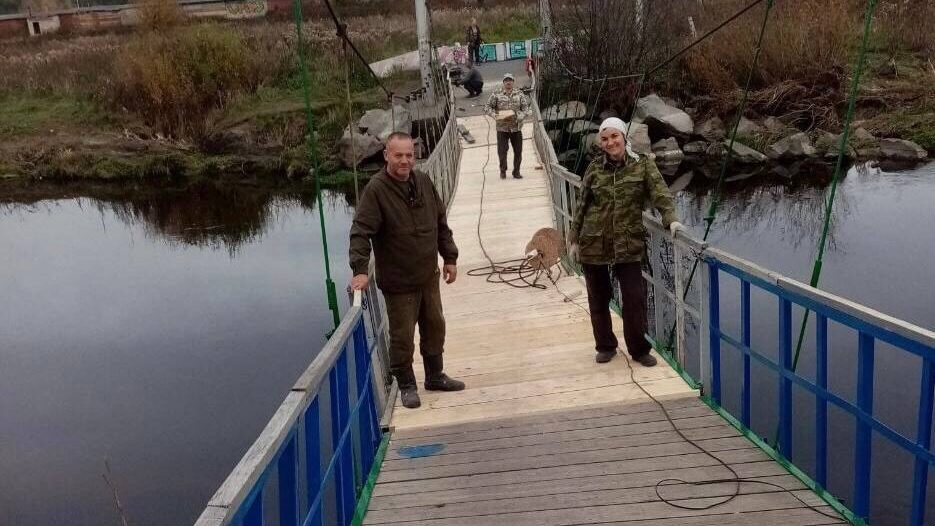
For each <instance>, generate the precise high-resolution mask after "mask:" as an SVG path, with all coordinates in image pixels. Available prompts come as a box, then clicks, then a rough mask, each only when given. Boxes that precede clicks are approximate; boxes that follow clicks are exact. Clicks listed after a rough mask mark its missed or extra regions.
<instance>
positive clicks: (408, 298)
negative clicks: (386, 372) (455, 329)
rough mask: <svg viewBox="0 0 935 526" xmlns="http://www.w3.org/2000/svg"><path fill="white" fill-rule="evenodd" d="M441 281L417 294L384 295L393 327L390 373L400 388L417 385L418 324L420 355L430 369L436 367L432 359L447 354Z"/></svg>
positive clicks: (427, 284)
mask: <svg viewBox="0 0 935 526" xmlns="http://www.w3.org/2000/svg"><path fill="white" fill-rule="evenodd" d="M438 278H439V277H438V274H436V275H435V277H434V279H432V280H430V281H429V282H428V283H426V284H425V285H424V286H423V287H422V288H420V289H419V290H416V291H413V292H405V293H394V294H390V293H384V298H385V299H386V314H387V317H388V320H389V325H390V372H391V373H392V374H393V376H395V377H396V379H397V381H398V382H399V385H400V386H408V385H413V386H414V385H415V383H416V381H415V376H414V375H413V372H412V356H413V353H414V352H415V344H414V342H413V339H414V337H415V328H416V324H418V325H419V352H420V353H421V354H422V360H423V362H425V365H426V368H429V367H431V366H432V365H433V364H434V363H435V361H433V360H432V357H435V356H441V355H442V353H443V352H444V348H445V315H444V313H443V312H442V297H441V291H440V290H439V285H438ZM429 372H436V373H440V372H441V371H440V370H439V371H429Z"/></svg>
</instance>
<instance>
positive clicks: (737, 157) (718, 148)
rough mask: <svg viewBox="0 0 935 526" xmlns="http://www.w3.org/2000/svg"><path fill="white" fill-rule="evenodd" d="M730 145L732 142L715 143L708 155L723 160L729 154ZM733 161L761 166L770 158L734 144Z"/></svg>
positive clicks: (709, 148) (710, 147)
mask: <svg viewBox="0 0 935 526" xmlns="http://www.w3.org/2000/svg"><path fill="white" fill-rule="evenodd" d="M729 145H730V141H726V140H725V141H723V142H718V143H714V144H712V145H711V146H709V147H708V152H707V153H708V155H709V156H710V157H714V158H721V157H723V156H724V155H726V154H727V148H728V146H729ZM731 159H732V160H733V161H735V162H737V163H740V164H760V163H765V162H766V161H767V159H769V158H768V157H766V156H765V155H763V154H762V153H760V152H758V151H756V150H754V149H753V148H750V147H749V146H746V145H743V144H740V143H739V142H734V153H733V154H732V155H731Z"/></svg>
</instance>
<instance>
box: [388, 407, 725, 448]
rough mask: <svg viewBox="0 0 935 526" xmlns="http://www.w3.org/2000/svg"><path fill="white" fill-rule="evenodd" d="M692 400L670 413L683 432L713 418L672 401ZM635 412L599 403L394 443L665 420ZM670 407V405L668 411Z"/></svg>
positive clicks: (404, 435)
mask: <svg viewBox="0 0 935 526" xmlns="http://www.w3.org/2000/svg"><path fill="white" fill-rule="evenodd" d="M681 401H690V402H693V404H692V405H690V406H684V407H675V408H672V409H668V410H669V414H670V415H671V416H672V418H674V419H675V420H676V421H677V423H678V425H679V428H680V429H683V428H684V427H685V426H688V427H696V426H697V424H696V423H693V422H692V421H691V420H694V419H698V418H702V417H709V416H713V415H712V412H711V410H710V409H709V408H707V407H705V406H702V405H697V406H696V405H694V402H695V400H694V399H684V398H683V399H678V400H674V401H673V402H681ZM631 405H632V406H633V408H634V409H633V411H627V412H625V413H621V410H620V407H619V406H610V405H607V404H599V405H597V406H591V407H587V406H586V407H582V408H575V409H576V410H575V411H574V412H573V413H569V412H568V411H567V410H564V411H548V412H542V413H538V414H536V415H533V416H529V415H524V416H517V417H516V418H510V419H502V420H485V421H478V422H470V423H466V424H458V425H448V426H438V427H421V428H410V429H407V430H403V431H397V432H395V433H393V444H408V443H412V442H424V441H433V442H437V441H444V442H445V443H446V444H454V443H458V442H472V441H478V440H486V439H491V438H507V437H515V436H524V435H530V434H539V433H553V432H558V431H570V430H575V429H587V428H592V427H607V426H619V425H625V424H639V423H644V422H656V421H663V420H665V416H664V415H663V413H662V411H660V410H659V407H658V406H657V405H655V404H654V403H651V402H649V403H635V404H631ZM668 407H669V405H668V404H667V408H668Z"/></svg>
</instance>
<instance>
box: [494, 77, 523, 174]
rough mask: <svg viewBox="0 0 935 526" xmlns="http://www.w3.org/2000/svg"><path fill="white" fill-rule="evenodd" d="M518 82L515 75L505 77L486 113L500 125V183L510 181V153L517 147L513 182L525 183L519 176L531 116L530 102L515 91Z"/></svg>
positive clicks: (498, 139)
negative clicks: (508, 156) (514, 87)
mask: <svg viewBox="0 0 935 526" xmlns="http://www.w3.org/2000/svg"><path fill="white" fill-rule="evenodd" d="M515 82H516V79H514V78H513V74H512V73H507V74H506V75H504V76H503V87H502V88H500V89H498V90H497V91H496V92H494V93H493V94H492V95H490V98H489V99H488V100H487V107H486V108H485V111H486V113H487V115H489V116H491V117H493V118H494V120H496V121H497V155H498V156H499V157H500V179H506V168H507V164H506V152H507V150H509V148H510V145H512V146H513V178H514V179H522V178H523V176H522V175H520V173H519V167H520V163H521V162H522V160H523V131H522V129H523V120H525V119H526V116H527V115H529V112H530V109H529V108H530V103H529V98H528V97H526V95H525V94H524V93H523V92H522V91H520V90H516V89H513V84H514V83H515Z"/></svg>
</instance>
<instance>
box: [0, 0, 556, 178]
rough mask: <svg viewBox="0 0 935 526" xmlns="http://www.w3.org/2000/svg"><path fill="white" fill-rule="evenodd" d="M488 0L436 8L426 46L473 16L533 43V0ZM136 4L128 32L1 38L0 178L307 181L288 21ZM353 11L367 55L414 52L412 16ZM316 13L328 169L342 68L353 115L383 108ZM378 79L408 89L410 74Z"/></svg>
mask: <svg viewBox="0 0 935 526" xmlns="http://www.w3.org/2000/svg"><path fill="white" fill-rule="evenodd" d="M492 3H493V4H494V5H493V6H492V7H489V8H487V9H484V10H482V11H470V10H465V9H459V8H455V7H453V6H454V5H455V4H457V3H452V2H449V4H451V5H452V7H444V6H445V3H444V2H443V3H442V7H441V8H439V9H437V10H435V11H434V12H433V24H434V27H433V30H434V35H435V41H436V42H437V43H440V44H441V43H448V44H450V43H453V42H455V41H460V40H463V32H464V25H465V24H466V23H467V22H468V21H469V19H470V17H471V16H476V17H477V18H478V20H479V22H480V24H481V25H482V27H484V28H485V33H486V38H487V40H488V41H496V40H500V39H511V38H512V39H518V38H530V37H533V36H535V34H536V31H537V27H538V20H537V13H536V10H535V7H534V5H533V4H531V3H529V2H519V3H517V2H499V3H498V2H492ZM488 4H491V2H488ZM498 4H499V5H498ZM146 5H147V6H148V7H146V8H145V10H144V15H145V16H144V18H145V19H146V20H147V22H146V23H145V24H143V25H141V26H139V27H138V28H136V29H134V30H133V31H128V32H123V33H106V34H96V35H79V36H67V35H52V36H49V37H45V38H41V39H25V40H16V41H6V42H0V177H5V178H13V177H16V178H41V179H45V180H48V179H64V180H71V179H89V178H93V179H110V180H113V179H121V178H127V179H140V178H158V177H233V178H237V177H240V175H241V174H243V173H250V174H261V175H263V176H272V177H287V178H297V177H298V178H301V177H304V176H305V174H307V172H308V170H307V168H308V152H307V151H306V147H305V118H304V106H303V103H302V100H303V98H302V86H301V81H300V79H301V77H300V74H299V68H298V62H297V50H296V38H295V27H294V24H293V23H292V22H291V21H290V20H288V19H276V18H275V17H271V18H269V19H264V20H257V21H248V22H236V23H235V22H225V23H221V22H198V21H186V20H183V19H181V17H180V14H179V13H178V11H177V10H176V9H175V8H174V7H173V5H172V4H171V3H170V2H164V1H158V0H156V1H154V2H148V3H147V4H146ZM310 7H314V6H310ZM357 7H359V6H354V5H350V6H349V7H348V11H349V13H348V15H349V16H346V17H345V21H346V22H347V24H348V33H349V36H350V37H351V39H352V40H353V41H354V42H355V44H356V45H357V46H358V47H359V49H360V50H361V52H362V53H363V55H364V56H365V57H366V58H367V59H368V61H370V62H374V61H377V60H380V59H383V58H387V57H390V56H394V55H397V54H400V53H403V52H407V51H410V50H412V49H415V47H416V39H415V19H414V17H413V15H412V13H411V12H407V11H406V10H405V9H403V10H400V9H398V8H393V7H392V4H391V3H390V2H383V1H377V2H371V3H369V4H368V10H367V11H366V13H367V14H364V12H362V11H360V10H358V9H357ZM409 7H410V11H411V6H409ZM339 9H340V7H339ZM317 11H318V10H317V9H310V10H309V16H308V17H307V18H306V22H305V24H304V28H303V30H304V34H305V36H306V48H307V49H306V52H307V56H308V57H309V67H310V74H311V79H310V80H311V83H310V88H311V98H312V101H313V113H314V118H315V119H314V120H315V126H316V131H317V133H318V139H319V141H320V143H321V144H322V149H323V151H324V160H325V168H326V172H333V171H336V170H337V165H336V163H335V162H333V161H331V157H332V155H333V145H334V143H335V141H336V140H337V139H338V138H339V137H340V134H341V132H342V130H343V129H344V128H345V127H346V126H347V121H348V109H347V104H346V92H345V71H346V69H345V68H346V67H348V62H349V68H350V69H349V76H350V88H351V98H352V101H353V107H354V108H353V111H354V114H355V118H356V117H358V116H359V115H360V114H362V113H363V112H364V111H366V110H368V109H371V108H376V107H386V106H387V102H386V98H385V95H384V94H383V92H382V90H381V89H380V88H379V87H378V85H377V83H376V82H375V81H374V80H373V79H372V78H371V77H370V76H369V74H368V73H367V71H366V69H365V68H364V67H363V66H362V65H361V64H360V63H359V62H358V61H356V60H353V59H352V60H350V61H347V62H346V60H345V55H344V52H343V49H342V47H341V45H340V42H339V41H338V40H337V38H336V37H335V35H334V27H333V24H332V22H331V21H330V19H326V18H321V17H320V15H322V13H320V12H317ZM384 84H385V85H386V86H387V87H388V88H389V89H390V90H392V91H394V92H396V93H402V94H406V93H409V91H411V90H412V89H414V88H416V87H418V85H419V78H418V73H417V72H404V73H398V74H394V75H392V76H391V77H389V78H387V79H385V80H384Z"/></svg>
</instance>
